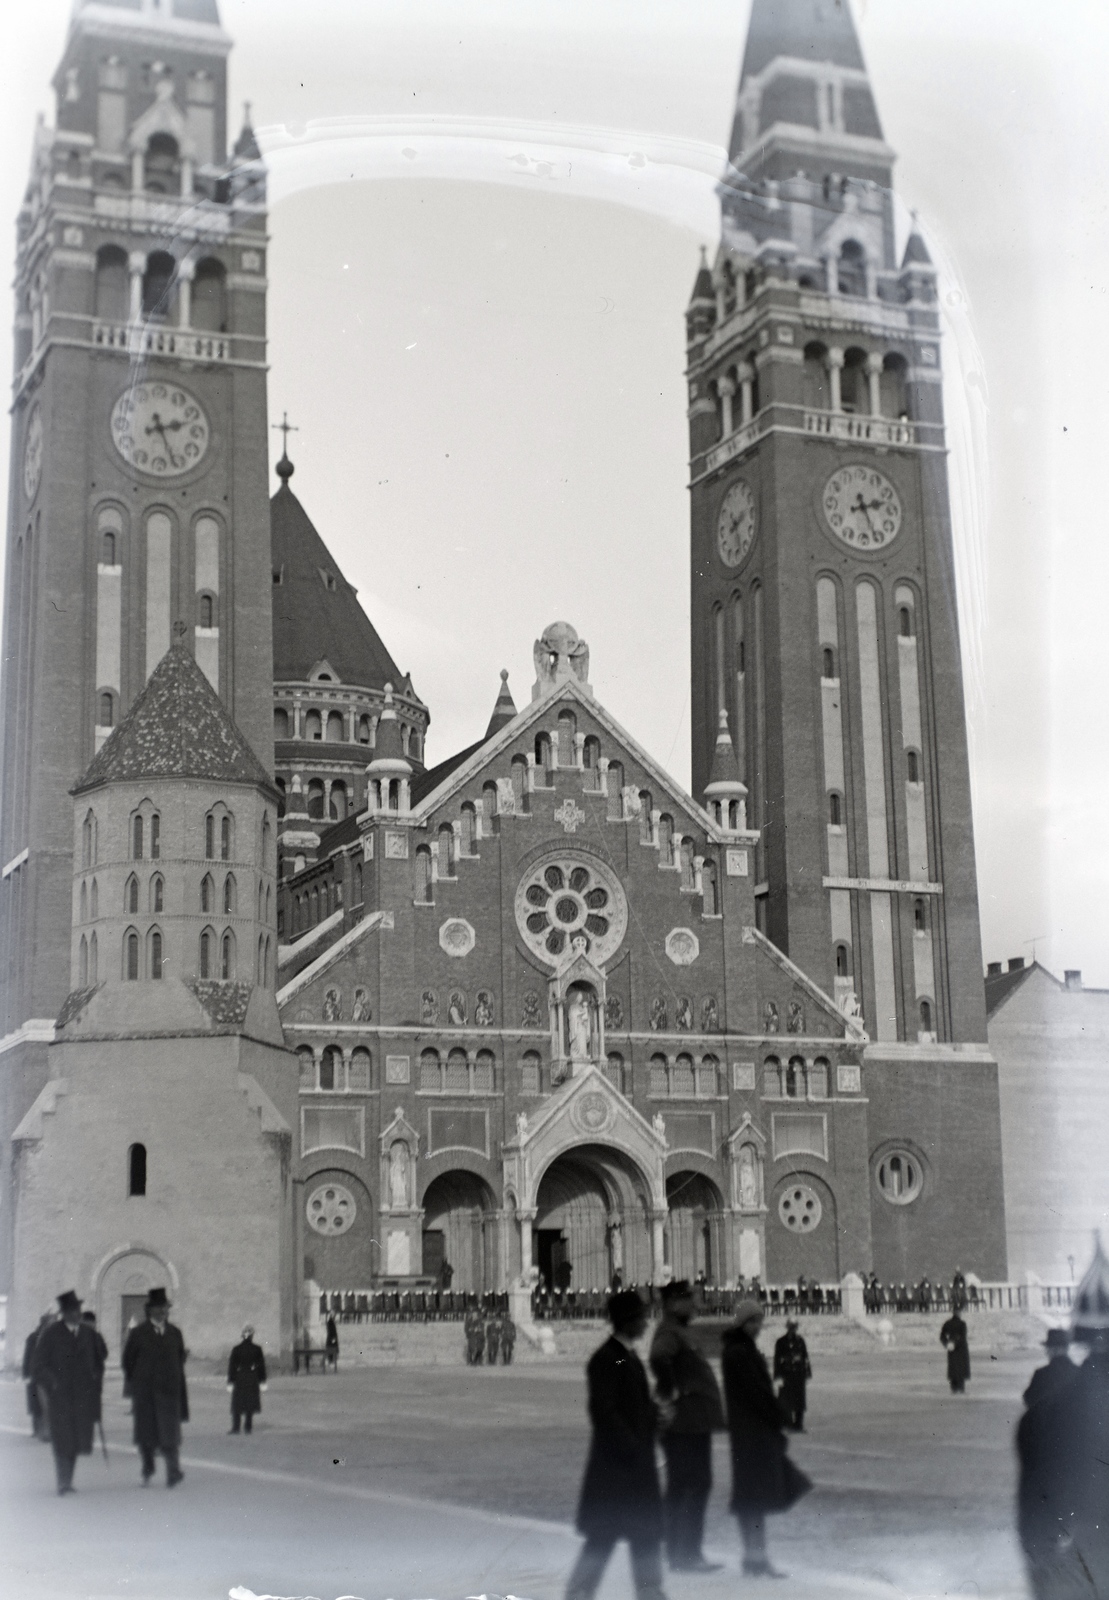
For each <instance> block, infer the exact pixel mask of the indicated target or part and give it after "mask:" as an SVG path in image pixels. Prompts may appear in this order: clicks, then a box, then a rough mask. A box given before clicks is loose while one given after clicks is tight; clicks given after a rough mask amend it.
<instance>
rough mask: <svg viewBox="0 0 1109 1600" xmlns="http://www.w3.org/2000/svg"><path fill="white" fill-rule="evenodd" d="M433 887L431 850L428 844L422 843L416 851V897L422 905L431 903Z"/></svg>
mask: <svg viewBox="0 0 1109 1600" xmlns="http://www.w3.org/2000/svg"><path fill="white" fill-rule="evenodd" d="M431 887H432V885H431V851H430V850H429V849H428V847H427V845H426V844H422V845H421V846H420V848H419V849H418V850H417V851H416V895H415V898H416V900H417V902H418V903H419V904H420V905H425V906H429V905H431V903H432V899H433V896H432V893H431Z"/></svg>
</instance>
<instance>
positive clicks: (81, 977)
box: [77, 934, 89, 989]
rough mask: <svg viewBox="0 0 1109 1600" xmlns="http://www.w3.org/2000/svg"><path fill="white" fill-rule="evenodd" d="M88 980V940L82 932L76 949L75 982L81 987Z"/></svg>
mask: <svg viewBox="0 0 1109 1600" xmlns="http://www.w3.org/2000/svg"><path fill="white" fill-rule="evenodd" d="M88 981H89V941H88V940H87V939H86V938H85V936H84V934H82V935H81V943H80V945H79V946H78V950H77V982H78V984H79V985H80V987H81V988H82V989H83V988H84V987H85V985H86V984H87V983H88Z"/></svg>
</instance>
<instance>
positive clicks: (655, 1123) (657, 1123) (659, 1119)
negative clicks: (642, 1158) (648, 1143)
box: [651, 1111, 666, 1139]
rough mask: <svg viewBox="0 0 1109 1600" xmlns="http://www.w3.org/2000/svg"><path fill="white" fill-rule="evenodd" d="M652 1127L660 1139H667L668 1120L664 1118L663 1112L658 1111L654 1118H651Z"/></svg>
mask: <svg viewBox="0 0 1109 1600" xmlns="http://www.w3.org/2000/svg"><path fill="white" fill-rule="evenodd" d="M651 1127H652V1128H653V1129H654V1130H655V1132H656V1133H657V1134H658V1136H659V1138H660V1139H665V1138H666V1118H665V1117H664V1116H663V1114H662V1112H661V1111H656V1112H655V1114H654V1116H653V1117H652V1118H651Z"/></svg>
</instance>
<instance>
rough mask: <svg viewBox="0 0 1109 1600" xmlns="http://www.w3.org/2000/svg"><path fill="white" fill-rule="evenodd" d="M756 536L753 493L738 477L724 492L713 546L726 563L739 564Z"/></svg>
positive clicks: (729, 564)
mask: <svg viewBox="0 0 1109 1600" xmlns="http://www.w3.org/2000/svg"><path fill="white" fill-rule="evenodd" d="M754 537H755V497H754V495H753V494H752V493H751V490H750V489H749V488H748V486H747V484H745V483H744V481H743V479H742V478H740V479H739V480H738V482H736V483H733V484H732V486H731V488H730V489H729V490H728V492H727V494H726V495H725V496H724V503H723V505H722V506H721V507H720V515H719V517H718V518H717V519H716V548H717V549H718V550H719V551H720V559H721V561H723V563H724V565H725V566H726V567H738V566H739V563H740V562H741V561H742V560H743V558H744V556H745V555H746V554H747V552H748V550H750V548H751V541H752V540H753V539H754Z"/></svg>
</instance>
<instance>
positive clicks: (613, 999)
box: [605, 994, 624, 1028]
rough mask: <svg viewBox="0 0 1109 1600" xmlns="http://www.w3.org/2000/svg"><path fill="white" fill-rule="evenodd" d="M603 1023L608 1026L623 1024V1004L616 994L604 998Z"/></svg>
mask: <svg viewBox="0 0 1109 1600" xmlns="http://www.w3.org/2000/svg"><path fill="white" fill-rule="evenodd" d="M605 1025H606V1027H609V1028H622V1027H623V1026H624V1006H623V1002H622V1001H621V999H620V996H619V995H618V994H610V995H608V996H607V998H606V999H605Z"/></svg>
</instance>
